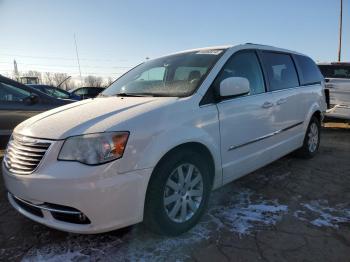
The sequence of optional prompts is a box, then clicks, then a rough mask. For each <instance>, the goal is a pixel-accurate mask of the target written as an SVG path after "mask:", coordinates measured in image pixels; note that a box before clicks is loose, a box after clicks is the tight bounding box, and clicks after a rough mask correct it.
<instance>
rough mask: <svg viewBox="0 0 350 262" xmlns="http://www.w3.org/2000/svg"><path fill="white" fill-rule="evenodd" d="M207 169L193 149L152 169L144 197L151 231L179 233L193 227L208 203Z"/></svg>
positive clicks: (209, 188) (177, 153) (145, 218)
mask: <svg viewBox="0 0 350 262" xmlns="http://www.w3.org/2000/svg"><path fill="white" fill-rule="evenodd" d="M209 170H210V168H209V167H208V164H207V163H206V162H205V161H203V159H202V158H201V156H200V155H199V154H198V153H197V152H194V151H178V152H176V153H174V154H172V155H170V156H168V157H166V158H165V159H164V160H163V161H162V162H161V163H160V164H159V165H158V166H157V167H156V169H155V170H154V173H153V175H152V178H151V181H150V184H149V187H148V190H147V196H146V204H145V216H144V222H145V224H146V225H147V226H148V227H149V228H150V229H151V230H152V231H154V232H156V233H159V234H165V235H179V234H181V233H183V232H186V231H188V230H189V229H190V228H192V227H193V226H194V225H195V224H196V223H197V222H198V221H199V219H200V217H201V216H202V214H203V213H204V211H205V208H206V206H207V203H208V199H209V195H210V190H211V180H210V174H209Z"/></svg>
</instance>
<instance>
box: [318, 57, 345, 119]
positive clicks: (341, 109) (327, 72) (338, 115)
mask: <svg viewBox="0 0 350 262" xmlns="http://www.w3.org/2000/svg"><path fill="white" fill-rule="evenodd" d="M318 67H319V68H320V70H321V72H322V74H323V76H324V77H325V79H326V88H327V89H328V90H329V95H330V109H329V110H327V113H326V117H327V119H330V120H331V119H335V120H339V119H341V120H345V121H350V63H339V62H336V63H322V64H318Z"/></svg>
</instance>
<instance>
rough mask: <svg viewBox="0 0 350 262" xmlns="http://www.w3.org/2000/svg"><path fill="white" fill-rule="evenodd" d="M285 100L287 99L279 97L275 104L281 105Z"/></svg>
mask: <svg viewBox="0 0 350 262" xmlns="http://www.w3.org/2000/svg"><path fill="white" fill-rule="evenodd" d="M285 102H287V99H285V98H281V99H280V100H278V101H277V105H282V104H284V103H285Z"/></svg>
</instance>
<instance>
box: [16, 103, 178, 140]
mask: <svg viewBox="0 0 350 262" xmlns="http://www.w3.org/2000/svg"><path fill="white" fill-rule="evenodd" d="M175 100H177V98H176V97H105V98H94V99H87V100H83V101H80V102H75V103H72V104H68V105H65V106H61V107H58V108H55V109H52V110H49V111H46V112H44V113H41V114H38V115H36V116H34V117H32V118H29V119H28V120H26V121H24V122H22V123H21V124H19V125H18V126H17V127H16V128H15V130H14V133H17V134H21V135H25V136H31V137H37V138H46V139H65V138H67V137H69V136H75V135H82V134H89V133H97V132H104V131H118V130H113V128H114V127H115V126H116V125H118V124H120V123H122V122H125V121H129V120H131V119H132V118H133V117H135V116H138V115H140V114H142V113H145V112H148V111H150V110H153V109H155V108H159V107H162V106H165V105H167V104H169V103H172V102H174V101H175ZM120 131H127V130H120Z"/></svg>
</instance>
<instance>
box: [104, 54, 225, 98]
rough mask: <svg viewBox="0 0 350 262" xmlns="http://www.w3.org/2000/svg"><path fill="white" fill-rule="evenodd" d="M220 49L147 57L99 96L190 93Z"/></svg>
mask: <svg viewBox="0 0 350 262" xmlns="http://www.w3.org/2000/svg"><path fill="white" fill-rule="evenodd" d="M223 52H224V49H209V50H200V51H191V52H185V53H180V54H175V55H170V56H166V57H161V58H158V59H154V60H149V61H147V62H145V63H143V64H141V65H139V66H137V67H135V68H134V69H132V70H130V71H129V72H127V73H126V74H125V75H123V76H122V77H120V78H119V79H117V80H116V81H115V82H114V83H113V84H112V85H111V86H109V87H108V88H107V89H106V90H105V91H103V93H102V96H113V95H118V94H119V95H122V94H124V95H135V96H138V95H140V96H175V97H176V96H178V97H184V96H189V95H191V94H192V93H193V92H194V91H195V90H196V89H197V88H198V87H199V85H200V84H201V83H202V81H203V80H204V78H205V77H206V75H207V74H208V73H209V71H210V69H211V68H212V67H213V66H214V64H215V63H216V62H217V60H218V59H219V58H220V57H221V55H222V54H223Z"/></svg>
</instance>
